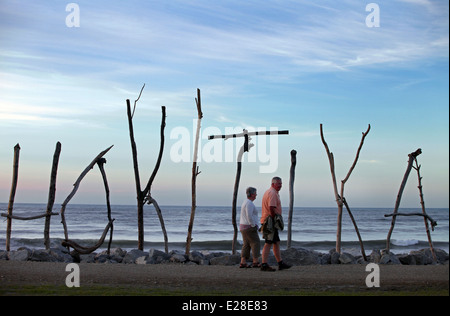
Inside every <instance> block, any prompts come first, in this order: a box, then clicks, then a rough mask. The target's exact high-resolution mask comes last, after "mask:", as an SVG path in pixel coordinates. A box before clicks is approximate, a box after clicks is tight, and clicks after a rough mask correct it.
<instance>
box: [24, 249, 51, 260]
mask: <svg viewBox="0 0 450 316" xmlns="http://www.w3.org/2000/svg"><path fill="white" fill-rule="evenodd" d="M28 260H31V261H44V262H57V261H58V259H57V258H56V257H55V256H53V254H52V252H51V251H50V250H46V249H34V250H33V251H32V252H31V255H30V257H29V259H28Z"/></svg>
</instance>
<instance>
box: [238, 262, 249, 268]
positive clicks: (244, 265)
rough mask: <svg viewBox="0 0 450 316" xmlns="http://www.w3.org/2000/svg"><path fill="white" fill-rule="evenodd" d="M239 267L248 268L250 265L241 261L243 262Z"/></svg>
mask: <svg viewBox="0 0 450 316" xmlns="http://www.w3.org/2000/svg"><path fill="white" fill-rule="evenodd" d="M239 268H241V269H246V268H250V266H249V265H247V264H246V263H241V264H240V265H239Z"/></svg>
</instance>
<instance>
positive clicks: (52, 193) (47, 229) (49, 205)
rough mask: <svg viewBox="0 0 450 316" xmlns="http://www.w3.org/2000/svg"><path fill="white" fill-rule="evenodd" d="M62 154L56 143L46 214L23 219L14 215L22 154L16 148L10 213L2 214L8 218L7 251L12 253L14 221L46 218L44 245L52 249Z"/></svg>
mask: <svg viewBox="0 0 450 316" xmlns="http://www.w3.org/2000/svg"><path fill="white" fill-rule="evenodd" d="M60 153H61V143H60V142H58V143H56V149H55V153H54V155H53V164H52V172H51V176H50V189H49V193H48V203H47V209H46V212H45V213H44V214H41V215H35V216H30V217H22V216H15V215H13V208H14V198H15V195H16V189H17V181H18V178H19V154H20V145H19V144H17V145H16V146H14V163H13V177H12V178H13V179H12V184H11V192H10V195H9V203H8V213H7V214H4V213H3V214H1V216H2V217H6V218H7V226H6V251H10V248H11V245H10V243H11V226H12V219H16V220H22V221H29V220H34V219H38V218H42V217H45V225H44V245H45V249H49V248H50V217H51V216H52V215H58V213H53V212H52V209H53V204H54V202H55V191H56V174H57V170H58V161H59V155H60Z"/></svg>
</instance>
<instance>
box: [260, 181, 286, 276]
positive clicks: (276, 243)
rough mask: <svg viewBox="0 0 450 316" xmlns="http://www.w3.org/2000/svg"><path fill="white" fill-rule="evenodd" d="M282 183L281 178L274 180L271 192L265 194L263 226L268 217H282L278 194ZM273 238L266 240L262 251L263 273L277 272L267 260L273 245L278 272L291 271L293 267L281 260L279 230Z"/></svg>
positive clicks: (263, 199)
mask: <svg viewBox="0 0 450 316" xmlns="http://www.w3.org/2000/svg"><path fill="white" fill-rule="evenodd" d="M281 187H282V181H281V178H279V177H274V178H273V179H272V184H271V187H270V189H269V190H267V191H266V192H265V193H264V196H263V198H262V216H261V224H264V222H265V221H266V219H267V217H268V216H271V217H272V218H273V217H275V215H281V201H280V195H279V194H278V192H279V191H280V190H281ZM274 230H275V231H274V234H273V238H272V239H271V240H270V239H265V244H264V248H263V251H262V265H261V270H262V271H275V269H273V268H272V267H270V266H269V265H268V264H267V260H268V258H269V253H270V249H271V248H272V245H273V254H274V256H275V259H276V260H277V262H278V270H283V269H289V268H290V267H291V266H290V265H288V264H286V263H284V262H283V260H282V259H281V252H280V236H279V235H278V230H277V229H276V228H274Z"/></svg>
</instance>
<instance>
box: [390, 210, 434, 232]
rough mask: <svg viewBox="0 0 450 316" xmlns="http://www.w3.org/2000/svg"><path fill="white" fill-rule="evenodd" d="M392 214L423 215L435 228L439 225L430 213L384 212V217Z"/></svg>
mask: <svg viewBox="0 0 450 316" xmlns="http://www.w3.org/2000/svg"><path fill="white" fill-rule="evenodd" d="M391 216H423V217H425V218H426V219H428V220H429V221H430V223H431V227H432V228H433V230H434V226H436V225H437V222H436V221H435V220H434V219H433V218H432V217H431V216H430V215H428V214H423V213H391V214H384V217H391Z"/></svg>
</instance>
